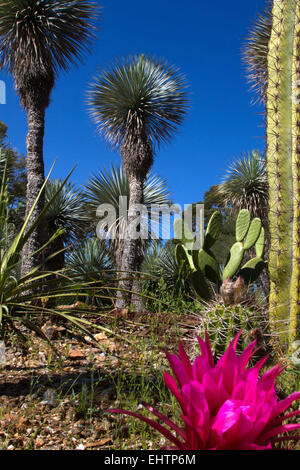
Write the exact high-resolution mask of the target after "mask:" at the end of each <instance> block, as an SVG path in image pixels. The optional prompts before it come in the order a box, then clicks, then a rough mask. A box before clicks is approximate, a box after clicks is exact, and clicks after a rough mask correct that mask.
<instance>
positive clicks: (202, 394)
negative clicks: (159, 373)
mask: <svg viewBox="0 0 300 470" xmlns="http://www.w3.org/2000/svg"><path fill="white" fill-rule="evenodd" d="M240 334H241V333H239V334H238V335H237V336H236V337H235V338H234V340H233V341H232V342H231V344H230V345H229V347H228V349H227V351H226V352H225V354H224V355H223V356H222V357H221V358H220V359H219V361H218V362H217V364H215V363H214V358H213V355H212V351H211V347H210V342H209V339H208V336H207V335H206V340H205V342H204V341H203V340H202V339H201V338H198V341H199V344H200V348H201V354H200V355H199V356H198V357H197V358H196V359H195V361H194V363H193V364H191V362H190V360H189V358H188V356H187V354H186V352H185V350H184V348H183V346H182V344H181V343H179V355H178V356H175V355H173V354H169V353H167V358H168V361H169V363H170V365H171V368H172V370H173V373H174V375H175V377H176V379H177V383H176V381H175V379H174V378H173V377H172V376H171V375H170V374H168V372H165V376H164V379H165V383H166V385H167V387H168V388H169V389H170V391H171V392H172V394H173V395H174V396H175V397H176V399H177V401H178V403H179V405H180V407H181V410H182V415H181V417H182V419H183V421H184V428H179V427H178V426H177V425H176V424H175V423H174V422H172V421H171V420H169V419H168V418H167V417H166V416H164V415H162V414H161V413H159V412H158V411H156V410H155V409H153V408H152V407H151V406H149V405H147V404H144V406H145V407H146V408H147V409H148V410H149V411H150V412H151V413H152V414H153V415H155V416H156V417H157V418H159V419H160V420H161V421H162V422H163V423H164V424H165V426H163V425H161V424H159V423H158V422H157V421H154V420H152V419H149V418H146V417H144V416H142V415H139V414H136V413H132V412H130V411H124V410H117V409H113V410H109V411H110V412H112V413H124V414H127V415H130V416H134V417H136V418H139V419H140V420H142V421H144V422H146V423H148V424H149V425H150V426H152V427H153V428H155V429H157V430H158V431H159V432H160V433H161V434H163V435H164V436H165V437H166V438H167V439H168V440H169V441H170V442H171V443H172V444H173V445H174V447H172V448H173V449H180V450H265V449H271V448H272V443H274V442H276V441H281V440H289V439H295V440H297V439H299V437H297V436H291V437H288V436H284V437H278V436H279V435H281V434H283V433H287V432H289V431H294V430H295V429H299V428H300V424H283V422H285V421H286V420H287V419H288V418H291V417H292V416H296V415H298V414H300V410H299V411H295V412H293V413H289V414H286V415H282V413H283V412H284V411H286V410H287V409H288V408H289V407H290V405H291V404H292V403H293V402H294V401H295V400H299V399H300V392H296V393H293V394H292V395H290V396H289V397H287V398H286V399H285V400H282V401H278V398H277V395H276V391H275V379H276V378H277V377H278V375H280V374H281V372H282V371H283V370H284V368H282V367H281V366H275V367H273V368H272V369H270V370H268V371H267V372H266V373H265V374H263V375H262V376H261V377H259V372H260V370H261V368H262V366H263V365H264V363H265V361H266V360H267V358H264V359H262V360H260V361H259V362H258V363H257V364H256V365H255V366H254V367H251V368H247V364H248V362H249V360H250V358H251V356H252V355H253V353H254V349H255V341H254V342H253V343H252V344H250V345H249V346H248V347H247V348H246V349H245V350H244V351H243V353H242V354H241V355H240V356H238V355H237V354H236V346H237V343H238V340H239V338H240Z"/></svg>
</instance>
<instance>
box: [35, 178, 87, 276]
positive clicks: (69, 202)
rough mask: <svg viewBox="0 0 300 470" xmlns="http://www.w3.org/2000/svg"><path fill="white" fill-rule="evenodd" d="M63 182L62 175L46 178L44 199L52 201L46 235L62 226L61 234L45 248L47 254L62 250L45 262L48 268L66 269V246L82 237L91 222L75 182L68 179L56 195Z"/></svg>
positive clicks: (47, 216)
mask: <svg viewBox="0 0 300 470" xmlns="http://www.w3.org/2000/svg"><path fill="white" fill-rule="evenodd" d="M61 185H62V181H61V180H60V179H56V180H50V181H48V182H47V184H46V190H45V202H46V203H48V202H50V201H52V202H51V204H50V205H49V207H48V210H47V212H46V215H45V219H44V221H45V226H46V227H45V228H46V236H47V238H50V237H52V236H53V235H54V233H55V232H56V231H57V230H59V229H61V230H63V233H62V235H61V236H59V237H56V239H55V240H54V241H53V242H52V243H51V244H50V245H49V246H48V248H47V250H46V253H45V256H46V258H47V257H49V256H50V255H51V254H53V253H56V252H60V254H59V255H57V256H55V257H51V259H50V260H49V261H48V262H47V263H46V266H45V267H46V269H47V270H49V271H51V270H52V271H56V270H60V269H63V267H64V264H65V253H66V252H65V250H63V248H64V247H65V246H66V245H67V244H69V243H72V242H75V241H77V240H78V239H80V238H82V236H83V234H84V232H85V231H86V230H87V226H88V224H87V221H88V219H87V217H86V207H85V199H84V195H83V193H82V192H81V191H80V190H78V189H76V188H75V186H74V184H72V183H70V182H67V183H66V184H65V185H64V186H63V188H62V190H61V191H60V192H59V193H58V195H57V196H56V197H55V198H54V199H53V196H54V195H55V194H56V193H57V192H58V190H59V188H60V187H61Z"/></svg>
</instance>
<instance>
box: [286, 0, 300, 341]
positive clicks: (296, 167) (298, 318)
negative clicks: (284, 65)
mask: <svg viewBox="0 0 300 470" xmlns="http://www.w3.org/2000/svg"><path fill="white" fill-rule="evenodd" d="M292 89H293V114H292V138H293V145H292V172H293V192H294V197H293V203H294V206H293V232H292V235H293V244H292V276H291V289H290V296H291V309H290V321H289V334H290V336H289V345H290V348H291V347H292V344H293V342H294V341H295V340H296V339H298V337H299V335H300V332H299V322H300V5H299V1H298V2H297V5H296V15H295V35H294V49H293V84H292Z"/></svg>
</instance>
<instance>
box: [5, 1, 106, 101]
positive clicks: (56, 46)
mask: <svg viewBox="0 0 300 470" xmlns="http://www.w3.org/2000/svg"><path fill="white" fill-rule="evenodd" d="M97 11H98V8H97V6H96V4H94V3H93V2H89V1H84V0H72V1H68V0H60V1H55V0H2V1H1V0H0V68H6V69H7V70H8V71H9V72H10V73H12V74H13V76H14V78H15V81H16V86H17V90H18V91H19V92H20V91H21V90H22V83H23V82H25V83H26V84H28V83H30V81H33V82H39V81H40V80H41V79H42V80H43V81H44V82H45V81H47V80H48V81H49V88H50V89H51V87H52V85H53V81H54V77H55V75H56V74H57V72H58V71H59V69H63V70H67V69H68V68H69V66H70V65H71V64H74V63H76V62H77V61H78V60H79V61H81V60H82V58H83V56H84V54H85V52H87V51H88V50H89V49H90V45H91V43H92V42H93V40H94V38H95V34H94V31H95V25H94V20H95V19H96V17H97ZM44 86H45V85H44ZM21 93H22V92H21Z"/></svg>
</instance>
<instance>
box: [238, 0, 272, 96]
mask: <svg viewBox="0 0 300 470" xmlns="http://www.w3.org/2000/svg"><path fill="white" fill-rule="evenodd" d="M272 3H273V1H271V0H268V1H267V7H266V8H265V10H264V11H263V12H262V13H261V14H259V15H258V16H257V18H256V20H255V21H254V23H253V25H252V26H251V29H250V32H249V35H248V37H247V40H246V43H245V46H244V50H243V60H244V62H245V64H246V67H247V76H248V80H249V82H250V83H251V89H252V91H253V92H254V100H255V102H259V103H263V104H265V103H266V99H267V87H268V50H269V41H270V38H271V29H272Z"/></svg>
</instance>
